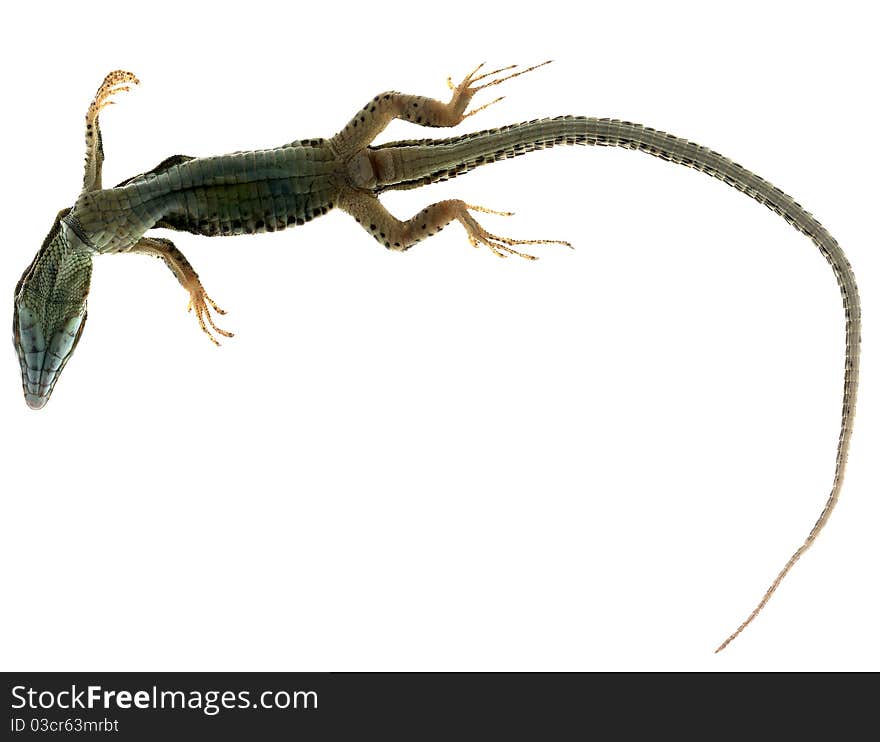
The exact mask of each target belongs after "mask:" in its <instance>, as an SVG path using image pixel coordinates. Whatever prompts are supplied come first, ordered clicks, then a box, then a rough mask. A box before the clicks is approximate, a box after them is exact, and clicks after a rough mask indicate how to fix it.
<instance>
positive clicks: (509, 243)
mask: <svg viewBox="0 0 880 742" xmlns="http://www.w3.org/2000/svg"><path fill="white" fill-rule="evenodd" d="M545 64H546V62H545ZM468 211H479V212H482V213H484V214H498V215H499V216H513V212H512V211H495V210H493V209H487V208H486V207H484V206H474V205H473V204H464V208H463V209H462V210H461V212H460V213H459V214H458V215H457V217H458V221H459V222H461V223H462V225H464V228H465V230H467V235H468V240H469V241H470V243H471V245H473V246H474V247H479V246H480V245H485V246H486V247H488V248H489V249H490V250H491V251H492V252H493V253H494V254H495V255H497V256H498V257H499V258H506V257H509V256H511V255H518V256H519V257H521V258H525V259H526V260H537V259H538V256H537V255H530V254H529V253H525V252H520V251H519V250H516V249H514V247H513V246H514V245H565V246H566V247H570V248H572V249H574V248H573V247H572V244H571V243H570V242H566V241H565V240H516V239H513V238H512V237H501V236H499V235H497V234H492V233H491V232H487V231H486V230H485V229H483V227H482V226H480V224H479V222H477V220H476V219H474V217H473V216H471V215H470V214H469V213H468Z"/></svg>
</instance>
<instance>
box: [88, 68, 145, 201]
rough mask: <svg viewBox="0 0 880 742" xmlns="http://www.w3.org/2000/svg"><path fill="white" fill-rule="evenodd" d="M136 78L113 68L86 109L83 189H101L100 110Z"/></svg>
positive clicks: (127, 88)
mask: <svg viewBox="0 0 880 742" xmlns="http://www.w3.org/2000/svg"><path fill="white" fill-rule="evenodd" d="M137 84H138V79H137V78H136V77H135V76H134V75H133V74H132V73H131V72H125V71H124V70H114V71H113V72H111V73H110V74H108V75H107V77H105V78H104V82H103V83H101V87H100V88H98V92H97V93H95V97H94V99H93V100H92V103H91V105H90V106H89V110H88V111H86V171H85V175H84V176H83V190H84V191H99V190H101V169H102V166H103V164H104V147H103V144H102V142H101V126H100V123H99V121H98V119H99V116H100V114H101V111H102V110H103V109H105V108H106V107H107V106H110V105H112V104H113V101H112V100H110V98H111V97H113V96H114V95H115V94H116V93H121V92H124V91H126V90H130V89H131V86H132V85H137Z"/></svg>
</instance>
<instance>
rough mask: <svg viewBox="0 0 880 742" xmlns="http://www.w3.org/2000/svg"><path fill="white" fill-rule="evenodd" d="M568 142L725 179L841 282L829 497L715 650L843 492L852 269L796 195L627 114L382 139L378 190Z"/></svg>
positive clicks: (853, 318)
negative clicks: (388, 174) (840, 359)
mask: <svg viewBox="0 0 880 742" xmlns="http://www.w3.org/2000/svg"><path fill="white" fill-rule="evenodd" d="M564 144H583V145H597V146H606V147H623V148H625V149H635V150H640V151H642V152H646V153H648V154H649V155H653V156H654V157H660V158H661V159H664V160H669V161H671V162H675V163H678V164H679V165H685V166H686V167H691V168H694V169H696V170H700V171H702V172H704V173H707V174H708V175H711V176H712V177H714V178H718V179H719V180H722V181H724V182H725V183H727V184H728V185H730V186H733V187H734V188H736V189H737V190H738V191H742V192H743V193H745V194H746V195H748V196H750V197H751V198H753V199H755V200H756V201H757V202H758V203H761V204H764V205H765V206H767V207H768V208H769V209H771V210H772V211H775V212H776V213H777V214H779V215H780V216H781V217H782V218H783V219H785V220H786V221H787V222H788V223H789V224H791V225H792V226H793V227H794V228H795V229H797V230H798V231H799V232H801V233H803V234H805V235H806V236H807V237H809V238H810V239H811V240H812V241H813V242H814V243H815V245H816V246H817V247H818V248H819V251H820V252H821V253H822V255H824V256H825V259H826V260H827V261H828V262H829V264H830V265H831V269H832V270H833V271H834V276H835V278H836V279H837V284H838V286H839V287H840V294H841V297H842V298H843V310H844V313H845V315H846V361H845V369H844V382H843V409H842V413H841V425H840V438H839V439H838V444H837V458H836V461H835V469H834V482H833V485H832V487H831V494H830V495H829V496H828V499H827V500H826V501H825V506H824V508H823V510H822V513H821V515H820V516H819V519H818V520H817V521H816V524H815V525H814V526H813V528H812V530H811V531H810V533H809V535H808V536H807V538H806V540H805V541H804V543H803V544H802V545H801V546H800V547H799V548H798V549H797V550H796V551H795V552H794V554H792V556H791V558H790V559H789V560H788V562H787V563H786V565H785V567H783V569H782V571H781V572H780V573H779V574H778V575H777V577H776V579H775V580H774V581H773V583H772V584H771V585H770V587H769V589H768V590H767V591H766V592H765V593H764V596H763V597H762V598H761V600H760V602H759V603H758V605H757V606H756V607H755V609H754V610H753V611H752V613H751V614H750V615H749V616H748V618H747V619H746V620H745V621H744V622H743V623H742V624H741V625H740V626H739V628H738V629H737V630H736V631H734V632H733V634H731V635H730V636H729V637H728V638H727V639H726V640H725V641H724V642H723V643H722V644H721V645H720V646H719V647H718V649H717V650H716V652H720V651H721V650H722V649H724V648H725V647H726V646H727V645H728V644H730V642H732V641H733V640H734V639H735V638H736V637H737V636H739V634H740V633H741V632H742V631H743V629H745V628H746V626H748V625H749V623H751V621H752V620H753V619H754V618H755V616H757V615H758V613H759V612H760V611H761V609H762V608H763V607H764V606H765V605H766V604H767V601H768V600H769V599H770V597H771V596H772V595H773V593H774V592H775V590H776V588H777V587H779V584H780V582H781V581H782V580H783V578H784V577H785V575H786V574H788V572H789V570H791V568H792V567H793V566H794V564H795V562H797V560H798V559H800V557H801V555H803V553H804V552H805V551H806V550H807V549H808V548H810V546H811V545H812V544H813V541H815V539H816V537H817V536H818V535H819V533H820V532H821V530H822V528H824V526H825V524H826V523H827V522H828V519H829V518H830V516H831V512H832V510H834V506H835V505H836V504H837V501H838V499H839V497H840V490H841V487H842V485H843V475H844V470H845V468H846V460H847V454H848V451H849V444H850V438H851V436H852V428H853V417H854V414H855V405H856V392H857V389H858V379H859V344H860V332H861V307H860V302H859V292H858V288H857V286H856V280H855V276H854V275H853V270H852V267H851V266H850V264H849V261H848V260H847V258H846V255H844V253H843V250H841V248H840V246H839V245H838V244H837V241H836V240H835V239H834V238H833V237H832V236H831V235H830V234H829V233H828V231H827V230H826V229H825V228H824V227H823V226H822V225H821V224H820V223H819V222H818V220H816V219H815V218H814V217H813V216H812V215H811V214H810V213H809V212H807V211H806V210H805V209H804V208H803V207H802V206H801V205H800V204H798V203H797V202H796V201H795V200H794V199H793V198H791V197H790V196H788V195H786V194H785V193H783V192H782V191H781V190H779V189H778V188H776V187H775V186H773V185H771V184H770V183H768V182H767V181H766V180H764V179H763V178H761V177H759V176H757V175H755V174H754V173H751V172H749V171H748V170H746V169H745V168H743V167H742V166H741V165H738V164H737V163H735V162H733V161H732V160H730V159H728V158H727V157H724V156H723V155H720V154H718V153H717V152H713V151H712V150H710V149H708V148H706V147H702V146H700V145H699V144H694V143H693V142H689V141H687V140H686V139H680V138H679V137H675V136H672V135H671V134H666V133H665V132H662V131H657V130H655V129H651V128H648V127H645V126H641V125H640V124H632V123H629V122H627V121H618V120H615V119H598V118H587V117H584V116H560V117H557V118H547V119H538V120H535V121H528V122H525V123H521V124H512V125H510V126H505V127H502V128H499V129H491V130H487V131H481V132H477V133H475V134H466V135H464V136H459V137H452V138H449V139H434V140H410V141H403V142H391V143H388V144H385V145H380V146H378V147H375V149H386V148H397V149H396V151H394V152H392V157H394V159H395V172H396V173H397V176H396V177H395V181H394V182H393V183H385V184H380V186H379V187H378V189H377V190H379V191H382V190H389V189H399V188H414V187H417V186H421V185H425V184H427V183H433V182H437V181H443V180H447V179H449V178H454V177H455V176H457V175H460V174H462V173H465V172H467V171H469V170H472V169H473V168H475V167H478V166H479V165H483V164H487V163H490V162H496V161H498V160H504V159H507V158H509V157H516V156H517V155H521V154H525V153H526V152H531V151H534V150H537V149H545V148H548V147H553V146H557V145H564Z"/></svg>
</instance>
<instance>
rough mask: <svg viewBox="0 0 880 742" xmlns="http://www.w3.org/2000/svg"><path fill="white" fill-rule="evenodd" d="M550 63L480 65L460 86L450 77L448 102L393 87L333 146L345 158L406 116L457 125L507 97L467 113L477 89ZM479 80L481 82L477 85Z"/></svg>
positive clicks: (369, 105) (433, 123)
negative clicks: (488, 69)
mask: <svg viewBox="0 0 880 742" xmlns="http://www.w3.org/2000/svg"><path fill="white" fill-rule="evenodd" d="M549 63H550V62H549V61H548V62H542V63H541V64H536V65H534V66H532V67H528V68H526V69H524V70H518V71H516V72H511V70H515V69H516V67H517V65H515V64H514V65H510V66H509V67H502V68H500V69H497V70H492V72H482V73H481V72H480V70H482V68H483V65H482V64H481V65H479V66H478V67H477V68H476V69H475V70H474V71H473V72H471V73H470V74H469V75H468V76H467V77H465V78H464V80H462V81H461V82H460V83H459V84H458V85H453V84H452V78H449V79H448V80H447V84H448V85H449V87H450V88H451V89H452V97H451V98H450V99H449V100H448V101H447V102H445V103H444V102H443V101H439V100H436V99H435V98H426V97H424V96H421V95H409V94H407V93H398V92H396V91H394V90H389V91H387V92H385V93H379V95H377V96H376V97H374V98H373V99H372V100H371V101H368V102H367V105H365V106H364V107H363V108H362V109H361V110H360V111H358V112H357V113H356V114H355V115H354V117H353V118H352V119H351V121H349V122H348V124H347V125H346V127H345V128H344V129H343V130H342V131H340V132H339V133H338V134H337V135H336V136H334V137H333V138H332V139H331V140H330V147H331V148H332V149H333V151H334V152H335V153H336V155H337V156H338V157H339V158H340V159H342V160H346V159H348V158H349V157H352V156H354V155H355V154H357V153H358V152H360V151H361V150H362V149H364V147H366V146H367V145H369V144H370V142H372V141H373V140H374V139H375V138H376V137H377V136H378V135H379V134H381V133H382V131H383V130H384V129H385V127H386V126H388V124H389V123H391V121H393V120H394V119H404V120H405V121H411V122H412V123H414V124H419V125H421V126H438V127H443V126H457V125H458V124H460V123H461V122H462V121H464V120H465V119H466V118H468V117H469V116H473V115H474V114H475V113H479V112H480V111H482V110H483V109H485V108H487V107H488V106H491V105H492V104H493V103H497V102H498V101H500V100H501V99H502V98H503V97H504V96H501V97H500V98H496V99H495V100H492V101H489V102H488V103H485V104H484V105H482V106H480V107H479V108H475V109H474V110H473V111H468V112H467V113H465V111H467V107H468V105H469V104H470V102H471V99H472V98H473V97H474V95H476V94H477V92H478V91H480V90H483V89H485V88H491V87H493V86H495V85H499V84H500V83H502V82H504V81H505V80H510V79H512V78H514V77H519V76H520V75H524V74H526V72H531V71H532V70H535V69H537V68H538V67H543V66H544V65H545V64H549ZM503 72H510V74H508V75H504V76H503V77H495V75H498V74H501V73H503ZM489 78H494V79H489ZM477 83H482V84H481V85H478V84H477Z"/></svg>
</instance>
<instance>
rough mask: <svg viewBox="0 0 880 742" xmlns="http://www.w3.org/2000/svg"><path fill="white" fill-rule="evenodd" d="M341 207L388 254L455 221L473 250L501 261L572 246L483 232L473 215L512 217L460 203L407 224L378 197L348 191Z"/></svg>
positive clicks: (439, 206) (440, 205) (427, 211)
mask: <svg viewBox="0 0 880 742" xmlns="http://www.w3.org/2000/svg"><path fill="white" fill-rule="evenodd" d="M338 205H339V208H341V209H342V210H343V211H346V212H348V213H349V214H351V215H352V216H353V217H354V218H355V220H356V221H357V222H358V224H360V225H361V226H362V227H363V228H364V229H365V230H367V231H368V232H369V233H370V234H371V235H373V237H375V238H376V240H378V241H379V243H380V244H382V245H384V246H385V247H387V248H388V249H389V250H398V251H403V250H408V249H409V248H410V247H412V246H413V245H414V244H416V243H417V242H420V241H421V240H423V239H425V238H427V237H430V236H431V235H435V234H437V233H438V232H439V231H440V230H441V229H443V227H445V226H446V225H447V224H449V223H450V222H452V221H458V222H459V223H460V224H461V225H462V226H463V227H464V228H465V231H466V232H467V236H468V240H469V241H470V243H471V244H472V245H473V246H474V247H479V246H480V245H485V246H486V247H488V248H489V249H490V250H491V251H492V252H493V253H494V254H495V255H497V256H498V257H499V258H506V257H508V256H510V255H517V256H519V257H521V258H525V259H526V260H537V256H536V255H529V254H528V253H524V252H520V251H519V250H517V249H516V248H515V247H514V246H515V245H551V244H552V245H565V246H566V247H571V243H569V242H565V241H564V240H516V239H513V238H512V237H501V236H499V235H496V234H492V233H491V232H488V231H486V230H485V229H483V227H482V226H480V224H479V223H478V222H477V220H476V219H474V217H473V215H472V214H470V212H471V211H480V212H483V213H485V214H498V215H500V216H510V215H511V213H510V212H509V211H493V210H492V209H487V208H485V207H482V206H473V205H472V204H467V203H465V202H464V201H460V200H458V199H451V200H448V201H438V202H437V203H435V204H431V205H430V206H428V207H426V208H424V209H422V210H421V211H420V212H419V213H418V214H416V215H415V216H414V217H412V218H410V219H407V220H406V221H400V220H399V219H397V218H395V217H394V216H393V215H392V214H391V213H389V212H388V210H387V209H386V208H385V207H384V206H383V205H382V204H381V202H380V201H379V199H378V198H377V197H376V196H374V195H372V194H368V193H364V192H362V191H355V190H346V191H345V192H343V194H342V195H341V196H340V199H339V204H338Z"/></svg>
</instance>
